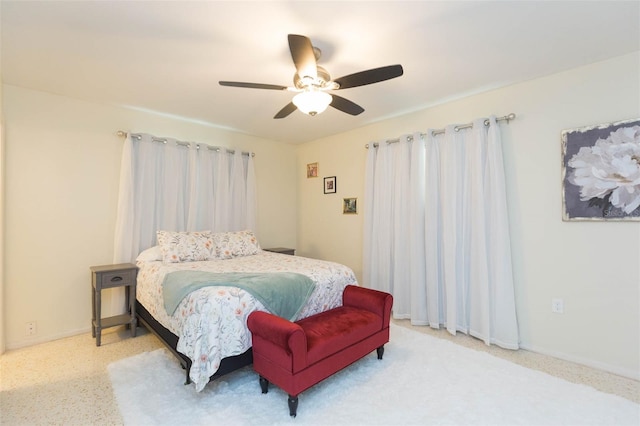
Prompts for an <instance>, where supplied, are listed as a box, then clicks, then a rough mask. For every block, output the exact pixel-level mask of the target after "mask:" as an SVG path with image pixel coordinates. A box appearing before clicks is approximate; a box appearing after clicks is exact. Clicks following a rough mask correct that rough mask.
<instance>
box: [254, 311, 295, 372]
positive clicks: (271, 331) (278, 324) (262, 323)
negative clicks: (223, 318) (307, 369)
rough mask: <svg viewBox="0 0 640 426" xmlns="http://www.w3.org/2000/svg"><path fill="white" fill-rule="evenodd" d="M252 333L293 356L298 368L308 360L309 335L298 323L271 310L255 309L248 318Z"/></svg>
mask: <svg viewBox="0 0 640 426" xmlns="http://www.w3.org/2000/svg"><path fill="white" fill-rule="evenodd" d="M247 327H248V328H249V330H250V331H251V333H253V334H255V335H258V336H260V337H261V338H262V339H264V340H266V341H268V342H271V343H273V344H274V345H275V346H276V347H278V348H279V349H281V350H282V351H283V352H284V353H286V354H287V355H290V356H291V357H292V362H293V364H294V368H295V369H296V370H297V369H298V368H300V367H301V366H302V365H306V361H307V336H306V335H305V334H304V330H303V329H302V327H300V326H299V325H298V324H296V323H294V322H291V321H288V320H286V319H284V318H282V317H279V316H277V315H273V314H271V313H269V312H263V311H255V312H252V313H251V314H249V317H248V318H247Z"/></svg>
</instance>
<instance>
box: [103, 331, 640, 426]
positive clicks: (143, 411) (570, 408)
mask: <svg viewBox="0 0 640 426" xmlns="http://www.w3.org/2000/svg"><path fill="white" fill-rule="evenodd" d="M108 369H109V374H110V376H111V381H112V383H113V388H114V392H115V395H116V399H117V401H118V406H119V408H120V412H121V413H122V417H123V419H124V422H125V424H126V425H152V424H153V425H164V424H166V425H179V424H185V425H186V424H188V425H204V424H207V425H260V426H264V425H276V424H290V425H432V424H439V425H440V424H447V425H473V424H481V425H517V424H522V425H636V426H637V425H639V424H640V405H638V404H635V403H633V402H631V401H628V400H626V399H624V398H621V397H618V396H615V395H609V394H605V393H602V392H599V391H597V390H595V389H593V388H590V387H587V386H583V385H576V384H573V383H569V382H567V381H564V380H561V379H558V378H556V377H553V376H549V375H547V374H544V373H541V372H538V371H534V370H531V369H528V368H525V367H521V366H519V365H516V364H513V363H511V362H508V361H505V360H502V359H500V358H496V357H494V356H491V355H488V354H486V353H484V352H478V351H474V350H471V349H467V348H464V347H461V346H458V345H455V344H453V343H451V342H448V341H446V340H441V339H437V338H433V337H430V336H427V335H424V334H420V333H417V332H415V331H412V330H408V329H406V328H403V327H399V326H392V329H391V342H389V343H388V344H387V345H385V353H384V358H383V359H382V360H381V361H379V360H378V359H377V358H376V355H375V352H373V353H372V354H369V355H367V356H366V357H365V358H364V359H362V360H360V361H359V362H357V363H355V364H353V365H351V366H350V367H348V368H347V369H345V370H343V371H341V372H340V373H338V374H336V375H334V376H332V377H330V378H329V379H327V380H325V381H324V382H322V383H320V384H318V385H316V386H315V387H313V388H311V389H309V390H307V391H306V392H303V393H302V394H301V395H300V397H299V401H300V402H299V405H298V416H297V417H296V418H291V417H289V410H288V408H287V395H286V394H285V393H284V392H283V391H281V390H280V389H279V388H277V387H276V386H274V385H271V386H270V387H269V393H268V394H262V393H261V392H260V385H259V383H258V376H257V375H256V374H255V373H254V372H253V370H252V369H251V367H247V368H244V369H242V370H239V371H237V372H234V373H232V374H230V375H227V376H225V377H223V378H222V379H221V380H217V381H214V382H211V383H209V384H208V385H207V387H206V388H205V389H204V390H203V391H202V392H200V393H197V392H195V389H194V387H193V385H189V386H185V385H183V382H184V378H185V376H184V372H183V370H182V369H181V368H180V366H179V364H178V362H177V361H176V360H175V358H174V357H173V356H172V355H171V354H170V353H169V352H168V351H166V350H164V349H159V350H156V351H153V352H148V353H143V354H140V355H136V356H134V357H131V358H127V359H124V360H120V361H117V362H114V363H112V364H110V365H109V368H108Z"/></svg>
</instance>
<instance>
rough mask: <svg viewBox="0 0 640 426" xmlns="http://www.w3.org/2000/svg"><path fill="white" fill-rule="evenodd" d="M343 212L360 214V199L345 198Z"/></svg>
mask: <svg viewBox="0 0 640 426" xmlns="http://www.w3.org/2000/svg"><path fill="white" fill-rule="evenodd" d="M342 214H358V199H357V198H344V199H343V200H342Z"/></svg>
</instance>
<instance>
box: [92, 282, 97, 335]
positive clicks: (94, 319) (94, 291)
mask: <svg viewBox="0 0 640 426" xmlns="http://www.w3.org/2000/svg"><path fill="white" fill-rule="evenodd" d="M91 290H92V293H91V337H93V338H95V337H96V325H95V324H96V288H95V286H93V285H92V286H91Z"/></svg>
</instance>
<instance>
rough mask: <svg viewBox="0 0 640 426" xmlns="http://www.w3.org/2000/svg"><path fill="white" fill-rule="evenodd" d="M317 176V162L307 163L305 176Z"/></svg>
mask: <svg viewBox="0 0 640 426" xmlns="http://www.w3.org/2000/svg"><path fill="white" fill-rule="evenodd" d="M314 177H318V163H309V164H307V178H314Z"/></svg>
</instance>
